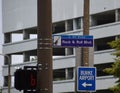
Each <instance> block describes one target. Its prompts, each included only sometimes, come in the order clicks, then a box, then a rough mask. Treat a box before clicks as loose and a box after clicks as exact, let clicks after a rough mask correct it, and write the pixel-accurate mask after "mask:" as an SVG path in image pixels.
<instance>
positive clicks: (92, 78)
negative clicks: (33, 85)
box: [77, 67, 96, 92]
mask: <svg viewBox="0 0 120 93" xmlns="http://www.w3.org/2000/svg"><path fill="white" fill-rule="evenodd" d="M77 85H78V86H77V90H78V91H81V92H88V91H89V92H93V91H96V68H95V67H78V71H77Z"/></svg>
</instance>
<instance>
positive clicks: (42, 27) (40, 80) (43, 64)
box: [37, 0, 53, 93]
mask: <svg viewBox="0 0 120 93" xmlns="http://www.w3.org/2000/svg"><path fill="white" fill-rule="evenodd" d="M37 4H38V5H37V6H38V7H37V9H38V11H37V12H38V15H37V16H38V29H37V30H38V49H37V57H38V72H37V93H53V83H52V82H53V79H52V77H53V75H52V10H51V8H52V7H51V6H52V5H51V0H37Z"/></svg>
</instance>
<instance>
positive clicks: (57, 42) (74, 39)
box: [53, 35, 93, 47]
mask: <svg viewBox="0 0 120 93" xmlns="http://www.w3.org/2000/svg"><path fill="white" fill-rule="evenodd" d="M53 46H54V47H93V36H82V35H53Z"/></svg>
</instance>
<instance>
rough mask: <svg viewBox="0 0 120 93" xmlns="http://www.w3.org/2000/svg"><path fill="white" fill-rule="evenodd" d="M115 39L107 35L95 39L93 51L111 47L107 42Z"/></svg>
mask: <svg viewBox="0 0 120 93" xmlns="http://www.w3.org/2000/svg"><path fill="white" fill-rule="evenodd" d="M113 40H115V37H114V36H113V37H107V38H101V39H96V40H95V41H94V42H95V45H94V46H95V51H101V50H106V49H111V47H110V45H109V44H108V42H111V41H113ZM103 41H104V42H103Z"/></svg>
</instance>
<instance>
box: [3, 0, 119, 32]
mask: <svg viewBox="0 0 120 93" xmlns="http://www.w3.org/2000/svg"><path fill="white" fill-rule="evenodd" d="M90 1H91V4H90V13H91V14H96V13H99V12H104V11H108V10H113V9H116V8H119V7H120V3H119V0H109V1H107V0H90ZM3 11H4V12H3V24H4V25H3V32H9V31H15V30H19V29H24V28H29V27H34V26H37V0H3ZM8 15H9V16H8ZM80 16H83V0H52V19H53V22H56V21H61V20H65V19H71V18H76V17H80Z"/></svg>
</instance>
